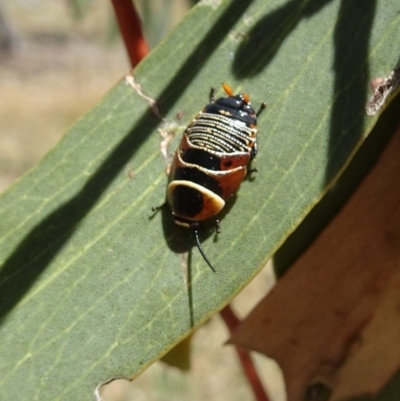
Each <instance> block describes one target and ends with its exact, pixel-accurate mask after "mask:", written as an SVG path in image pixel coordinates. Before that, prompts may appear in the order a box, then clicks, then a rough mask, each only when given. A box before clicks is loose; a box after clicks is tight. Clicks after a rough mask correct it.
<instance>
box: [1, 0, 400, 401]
mask: <svg viewBox="0 0 400 401" xmlns="http://www.w3.org/2000/svg"><path fill="white" fill-rule="evenodd" d="M399 20H400V14H399V13H398V5H397V2H395V1H394V0H391V1H386V2H379V3H378V2H375V1H372V0H369V1H364V2H359V1H356V0H353V1H342V2H339V1H319V2H316V1H314V2H312V1H308V2H307V1H304V2H298V1H291V2H283V1H269V2H265V1H263V0H259V1H253V2H251V1H243V0H234V1H221V2H218V1H211V0H209V1H204V2H202V3H200V4H199V5H198V6H196V7H195V8H194V9H193V10H192V11H191V12H190V13H189V15H188V17H187V18H186V19H185V20H184V21H183V22H182V23H181V24H180V26H179V27H178V28H177V29H176V30H175V31H174V32H173V34H172V35H171V36H170V37H169V38H168V39H167V40H166V41H165V42H164V43H162V44H161V45H160V46H159V47H158V48H157V49H155V51H154V52H152V53H151V54H150V55H149V57H147V59H146V60H144V62H143V63H141V64H140V65H139V66H138V68H137V69H136V70H135V71H134V77H135V80H136V82H137V83H139V84H140V85H141V87H142V90H143V93H144V94H145V95H146V96H149V97H150V98H152V99H157V103H158V108H159V112H160V113H161V115H162V116H163V117H164V120H163V121H161V120H160V119H159V118H158V117H157V116H156V115H155V114H154V113H153V112H152V110H151V109H149V107H148V103H147V100H146V99H145V98H144V97H143V96H141V95H140V94H139V93H138V92H137V91H136V90H134V89H133V88H132V87H131V86H130V85H127V84H126V81H125V80H124V79H122V80H121V82H120V83H119V84H118V85H116V86H115V87H114V88H113V89H111V91H110V92H109V93H108V94H107V95H106V96H105V97H104V99H103V100H102V101H101V102H100V103H99V104H98V105H97V106H96V107H95V108H94V109H93V110H92V111H91V112H90V113H88V114H87V115H86V116H84V117H83V118H82V119H81V120H80V121H78V122H77V123H76V124H75V125H74V126H73V127H72V128H71V129H70V130H69V132H68V133H67V134H66V135H65V137H64V138H63V140H62V141H61V142H60V143H59V144H58V145H57V147H56V148H55V149H53V150H52V151H51V152H50V153H49V154H48V155H47V156H46V157H45V158H44V159H43V160H42V161H41V163H40V164H39V165H38V166H37V167H36V168H34V169H33V170H32V171H30V172H29V173H28V174H27V175H25V176H24V177H23V178H22V179H20V180H19V181H18V182H17V183H15V184H14V185H13V186H12V187H11V188H10V189H9V190H8V191H7V192H6V193H5V194H4V195H3V196H2V198H1V200H0V259H1V260H2V268H1V271H0V294H1V304H0V305H1V306H0V315H1V318H2V325H1V331H0V355H1V359H0V372H1V379H0V380H1V383H0V398H1V399H8V400H28V399H29V400H36V399H37V400H41V401H45V400H54V399H57V400H64V399H65V400H71V399H81V400H90V399H92V398H93V391H94V388H95V386H96V385H97V384H98V383H100V382H103V381H105V380H107V379H109V378H111V377H115V376H132V375H137V374H138V373H140V372H141V371H142V370H143V369H144V368H145V367H146V366H148V365H149V364H150V363H151V362H152V361H154V360H156V359H157V358H159V357H160V356H161V355H162V354H164V353H165V352H166V351H167V350H168V349H170V348H171V347H172V346H173V345H174V344H176V343H177V342H178V341H179V340H181V339H182V338H184V337H185V336H187V335H188V334H189V333H190V332H191V331H192V330H193V329H194V328H195V327H196V326H198V325H199V324H201V323H203V322H204V321H205V320H206V319H207V318H208V317H209V316H211V315H212V314H213V313H215V312H217V311H218V310H220V309H221V308H222V307H223V306H224V305H225V304H227V303H228V302H229V301H230V299H232V297H233V296H234V295H235V294H236V293H237V292H238V291H240V290H241V289H242V288H243V287H244V286H245V285H246V284H247V283H248V282H249V281H250V280H251V278H252V277H254V276H255V275H256V274H257V272H258V271H259V270H260V268H261V267H262V266H263V265H264V264H265V262H266V261H267V260H268V259H269V258H270V257H271V255H272V254H273V253H274V251H275V250H276V249H277V248H278V246H279V245H280V244H281V243H282V242H283V241H284V240H285V238H286V237H287V236H288V235H289V234H290V232H291V231H293V229H294V228H295V227H296V226H297V225H298V224H299V223H300V222H301V220H302V219H303V218H304V216H305V215H306V214H307V213H308V211H309V210H310V209H311V208H312V207H313V205H314V204H315V203H317V202H318V200H319V199H320V198H321V197H322V196H323V194H324V193H325V192H326V190H327V189H328V187H329V186H330V185H331V184H332V183H333V182H334V180H335V179H336V178H337V176H338V174H339V173H340V172H341V171H342V170H343V169H344V167H345V165H346V164H347V163H348V161H349V160H350V158H351V157H352V155H353V154H354V153H355V151H356V149H357V148H358V147H359V146H360V144H361V143H362V142H363V139H364V138H365V137H366V136H367V135H368V133H369V132H370V130H371V129H372V127H373V125H374V124H375V122H376V119H377V117H374V118H371V117H366V114H365V109H364V108H365V104H366V102H367V99H368V83H369V80H370V79H372V78H374V77H376V76H387V75H388V74H389V73H390V71H391V70H392V69H393V67H394V66H395V64H396V62H397V58H398V44H397V42H396V41H395V40H394V39H393V38H398V37H400V36H399V34H400V32H399V31H400V23H399V22H400V21H399ZM221 82H227V83H229V84H230V85H231V86H232V87H233V88H234V90H235V92H241V91H246V92H247V93H249V94H250V96H251V100H252V103H253V105H254V106H255V107H258V105H259V104H260V103H261V102H262V101H266V102H267V103H268V108H267V110H266V111H265V112H264V113H263V114H262V115H261V116H260V119H259V141H260V146H259V154H258V156H257V158H256V160H255V166H256V167H257V169H258V173H257V175H256V177H255V179H254V180H252V181H245V182H244V183H243V184H242V186H241V188H240V190H239V192H238V195H237V197H236V198H235V199H234V201H233V202H231V204H230V205H229V206H228V207H227V208H226V210H225V213H224V216H223V220H222V234H221V235H219V236H218V240H215V239H214V238H215V236H214V235H213V234H212V232H211V231H210V230H205V231H204V233H203V235H202V240H203V247H204V249H205V252H206V253H207V255H208V258H209V259H210V260H211V261H212V263H213V264H214V266H215V267H216V269H217V273H216V274H213V273H212V272H211V271H210V269H209V268H208V266H207V265H206V263H205V262H204V260H203V259H202V258H201V256H200V255H199V252H198V251H197V249H194V250H193V251H192V250H191V247H192V246H193V238H192V237H191V235H190V234H189V233H188V232H187V231H185V230H184V229H183V228H179V227H177V226H175V225H174V224H173V222H172V218H171V214H170V212H169V211H168V210H167V209H164V210H163V211H162V213H158V214H156V215H155V216H154V217H153V218H149V215H151V207H152V206H157V205H159V204H161V203H162V202H163V201H164V199H165V188H166V181H167V177H166V175H165V169H166V161H165V160H164V158H163V157H162V154H161V152H160V142H161V140H162V138H161V136H160V133H159V132H158V131H157V128H163V129H166V128H168V127H170V129H171V127H175V128H177V127H178V126H179V125H182V124H183V125H186V124H187V123H188V122H190V121H191V119H192V118H193V116H194V115H195V114H196V112H197V111H199V110H200V109H202V107H203V106H204V105H205V104H206V103H207V102H208V98H207V97H208V93H209V90H210V87H211V86H216V87H217V88H218V94H219V95H222V90H221V89H220V87H219V84H220V83H221ZM182 112H183V117H182V118H181V120H178V119H177V118H176V115H177V113H180V114H182ZM177 132H179V135H177V136H176V137H175V139H174V141H173V143H172V145H171V147H170V150H171V151H172V150H173V149H175V147H176V146H177V144H178V142H179V139H180V133H181V132H182V130H178V131H177ZM186 252H188V255H186Z"/></svg>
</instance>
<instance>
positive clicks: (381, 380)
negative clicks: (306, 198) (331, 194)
mask: <svg viewBox="0 0 400 401" xmlns="http://www.w3.org/2000/svg"><path fill="white" fill-rule="evenodd" d="M399 177H400V131H398V132H397V134H396V135H395V136H394V137H393V138H392V140H391V141H390V143H389V145H388V146H387V148H386V149H385V151H384V152H383V154H382V157H381V159H380V161H379V162H378V163H377V165H376V166H375V167H374V169H373V170H372V171H371V173H370V174H369V175H368V176H367V177H366V179H365V180H364V181H363V183H362V184H361V185H360V187H359V188H358V189H357V190H356V192H355V193H354V195H353V196H352V198H351V199H350V200H349V202H348V203H347V204H346V205H345V206H344V207H343V209H342V210H341V212H340V213H339V214H338V215H337V216H336V217H335V219H334V220H333V221H332V222H331V224H329V226H327V228H326V229H325V230H324V231H323V232H322V233H321V234H320V236H319V237H318V238H317V239H316V240H315V241H314V243H313V244H312V245H311V246H310V247H309V248H308V250H307V251H306V252H305V253H304V254H303V255H302V256H301V257H300V258H299V259H298V260H297V261H296V262H295V263H294V265H293V266H292V268H291V269H290V270H289V271H288V273H287V274H286V275H285V276H284V277H283V278H282V279H281V280H280V281H279V283H278V285H277V286H276V287H275V288H274V289H273V290H272V292H271V293H270V294H269V295H268V296H267V297H266V298H265V299H264V300H263V301H261V303H260V304H259V305H258V306H257V307H256V309H255V310H254V311H253V312H252V313H251V314H250V315H249V316H248V318H247V319H246V320H245V321H244V322H243V323H242V324H241V326H240V327H239V328H238V329H237V330H236V331H235V333H234V334H233V336H232V339H231V342H232V343H234V344H236V345H239V346H242V347H244V348H247V349H250V350H255V351H258V352H261V353H263V354H265V355H267V356H270V357H272V358H274V359H275V360H276V361H277V362H278V363H279V364H280V366H281V367H282V369H283V371H284V376H285V380H286V386H287V393H288V400H289V401H300V400H318V401H319V400H327V399H329V400H330V401H341V400H346V399H349V398H350V397H355V396H359V395H367V394H376V393H377V392H378V391H379V390H380V389H381V388H382V387H383V386H384V385H385V384H386V383H387V382H388V381H389V379H390V378H391V377H392V376H393V375H394V374H395V373H396V371H397V370H398V369H399V367H400V186H399V184H400V180H399Z"/></svg>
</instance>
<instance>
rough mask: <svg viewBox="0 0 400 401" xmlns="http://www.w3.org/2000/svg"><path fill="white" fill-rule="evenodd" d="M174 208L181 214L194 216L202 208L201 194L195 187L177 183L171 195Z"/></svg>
mask: <svg viewBox="0 0 400 401" xmlns="http://www.w3.org/2000/svg"><path fill="white" fill-rule="evenodd" d="M172 197H173V203H174V209H175V212H176V213H177V214H181V215H183V216H195V215H196V214H198V213H200V212H201V210H202V209H203V196H202V194H201V193H200V192H199V191H197V189H195V188H191V187H187V186H184V185H178V186H177V187H176V188H175V189H174V193H173V195H172Z"/></svg>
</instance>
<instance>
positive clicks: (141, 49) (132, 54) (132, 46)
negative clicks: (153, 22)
mask: <svg viewBox="0 0 400 401" xmlns="http://www.w3.org/2000/svg"><path fill="white" fill-rule="evenodd" d="M111 2H112V5H113V7H114V12H115V16H116V18H117V21H118V25H119V30H120V32H121V35H122V38H123V39H124V43H125V47H126V50H127V52H128V55H129V59H130V62H131V65H132V67H135V66H136V64H138V63H139V61H140V60H141V59H142V58H144V57H145V56H146V55H147V53H148V52H149V46H148V45H147V42H146V40H145V39H144V37H143V33H142V27H141V23H140V18H139V16H138V13H137V12H136V9H135V7H134V5H133V2H132V0H111Z"/></svg>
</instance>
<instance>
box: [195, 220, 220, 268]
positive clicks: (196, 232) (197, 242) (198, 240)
mask: <svg viewBox="0 0 400 401" xmlns="http://www.w3.org/2000/svg"><path fill="white" fill-rule="evenodd" d="M193 232H194V238H195V239H196V245H197V248H199V251H200V253H201V256H203V259H204V260H205V261H206V262H207V264H208V266H210V269H211V270H212V271H213V272H214V273H216V271H215V269H214V268H213V266H212V264H211V262H210V261H209V260H208V258H207V256H206V254H205V253H204V251H203V248H202V246H201V244H200V239H199V232H198V230H197V228H195V227H193Z"/></svg>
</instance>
